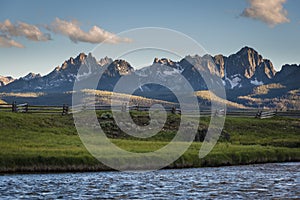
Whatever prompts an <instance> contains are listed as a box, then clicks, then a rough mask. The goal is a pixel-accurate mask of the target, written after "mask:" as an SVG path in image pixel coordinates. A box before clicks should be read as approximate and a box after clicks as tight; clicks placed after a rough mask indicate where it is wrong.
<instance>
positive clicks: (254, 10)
mask: <svg viewBox="0 0 300 200" xmlns="http://www.w3.org/2000/svg"><path fill="white" fill-rule="evenodd" d="M248 2H249V3H250V7H248V8H245V9H244V11H243V12H242V13H241V16H243V17H249V18H252V19H256V20H261V21H263V22H265V23H267V24H268V25H269V26H271V27H274V26H276V25H278V24H282V23H288V22H290V20H289V18H288V17H287V15H288V12H287V10H285V9H284V8H283V4H284V3H285V2H286V0H271V1H267V0H248Z"/></svg>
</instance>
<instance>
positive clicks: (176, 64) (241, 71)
mask: <svg viewBox="0 0 300 200" xmlns="http://www.w3.org/2000/svg"><path fill="white" fill-rule="evenodd" d="M80 67H81V68H80ZM199 71H200V73H201V74H200V73H199ZM100 74H101V75H102V76H101V79H100V80H99V82H98V79H99V75H100ZM205 74H206V75H207V74H209V75H210V76H211V77H219V78H220V79H219V80H221V82H218V83H217V84H219V85H223V86H224V87H225V89H226V94H227V99H228V100H229V101H232V102H236V103H239V104H242V105H243V106H247V107H262V106H265V107H272V108H274V107H276V108H285V109H296V108H298V106H299V105H298V103H297V102H299V101H298V100H299V99H300V98H299V96H300V95H299V94H300V82H299V80H298V78H299V77H300V65H296V64H293V65H288V64H286V65H283V66H282V68H281V70H280V71H276V70H275V68H274V66H273V64H272V62H271V61H270V60H268V59H265V58H263V56H262V55H260V54H259V53H258V52H257V51H256V50H254V49H253V48H250V47H247V46H246V47H243V48H242V49H240V50H239V51H238V52H236V53H234V54H231V55H229V56H224V55H221V54H220V55H215V56H212V55H203V56H199V55H194V56H190V55H188V56H186V57H184V58H183V59H182V60H180V61H172V60H170V59H168V58H161V59H159V58H154V60H153V63H152V64H151V65H150V66H146V67H143V68H141V69H135V68H134V67H133V66H131V65H130V64H129V63H128V62H127V61H125V60H120V59H118V60H113V59H111V58H108V57H105V58H102V59H100V60H97V59H96V58H95V57H93V55H92V54H91V53H89V54H88V55H86V54H84V53H81V54H79V55H78V56H77V57H75V58H72V57H71V58H69V59H68V60H66V61H65V62H63V64H62V65H61V66H58V67H56V68H54V70H53V71H52V72H50V73H49V74H47V75H45V76H41V75H40V74H35V73H29V74H28V75H26V76H24V77H21V78H19V79H13V78H12V77H3V76H0V92H2V93H17V92H18V93H24V92H35V93H37V92H42V93H48V94H51V93H64V92H68V91H72V90H73V85H74V82H75V80H77V81H78V82H80V87H81V89H90V88H96V89H98V90H106V91H112V90H113V89H114V87H115V84H116V83H117V82H118V80H120V78H121V77H124V78H126V79H127V80H132V81H133V82H136V81H137V82H140V83H144V82H145V81H146V80H148V79H149V81H151V80H156V81H158V83H160V84H161V83H164V84H163V85H170V87H171V88H166V87H162V86H160V85H159V84H155V83H152V84H146V85H142V84H141V86H140V87H139V88H138V89H137V90H136V91H135V93H134V94H135V95H138V96H143V97H148V98H155V99H160V100H167V101H173V102H174V101H176V98H175V97H174V95H173V94H172V92H171V91H170V89H171V90H172V91H173V90H178V91H184V90H185V85H183V84H174V81H176V82H177V83H179V82H180V81H181V79H182V77H184V78H185V79H186V80H188V82H189V83H190V85H191V86H192V87H193V89H194V90H195V91H203V90H207V89H208V87H207V85H206V83H207V82H206V83H205V81H204V79H205V77H204V78H203V76H205ZM206 81H207V80H206ZM95 82H96V83H97V82H98V84H97V85H93V83H95ZM146 82H147V81H146ZM172 87H174V88H172ZM125 93H126V92H125ZM299 108H300V106H299Z"/></svg>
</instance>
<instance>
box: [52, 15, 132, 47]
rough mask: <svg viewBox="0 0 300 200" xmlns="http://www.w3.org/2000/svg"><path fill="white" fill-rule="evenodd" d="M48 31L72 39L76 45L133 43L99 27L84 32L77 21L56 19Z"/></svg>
mask: <svg viewBox="0 0 300 200" xmlns="http://www.w3.org/2000/svg"><path fill="white" fill-rule="evenodd" d="M47 29H48V30H50V31H52V32H54V33H57V34H61V35H65V36H67V37H69V38H70V40H71V41H73V42H74V43H77V42H88V43H93V44H94V43H101V42H105V43H110V44H117V43H121V42H131V39H129V38H120V37H118V36H117V35H115V34H114V33H111V32H108V31H105V30H103V29H102V28H100V27H98V26H93V27H92V28H91V29H90V30H89V31H88V32H85V31H83V30H82V29H81V28H80V26H79V22H78V21H76V20H73V21H65V20H61V19H59V18H56V19H55V20H54V21H53V22H52V24H51V25H50V26H47Z"/></svg>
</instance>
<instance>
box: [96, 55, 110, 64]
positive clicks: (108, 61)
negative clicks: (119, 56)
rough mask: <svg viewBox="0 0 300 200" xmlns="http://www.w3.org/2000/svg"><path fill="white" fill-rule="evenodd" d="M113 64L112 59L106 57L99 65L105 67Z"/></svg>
mask: <svg viewBox="0 0 300 200" xmlns="http://www.w3.org/2000/svg"><path fill="white" fill-rule="evenodd" d="M112 62H113V59H112V58H109V57H107V56H105V57H104V58H101V59H100V60H99V62H98V63H99V65H101V66H104V65H107V64H110V63H112Z"/></svg>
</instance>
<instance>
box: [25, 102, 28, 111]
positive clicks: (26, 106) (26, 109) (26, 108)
mask: <svg viewBox="0 0 300 200" xmlns="http://www.w3.org/2000/svg"><path fill="white" fill-rule="evenodd" d="M25 113H28V103H26V105H25Z"/></svg>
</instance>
